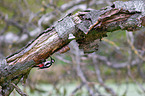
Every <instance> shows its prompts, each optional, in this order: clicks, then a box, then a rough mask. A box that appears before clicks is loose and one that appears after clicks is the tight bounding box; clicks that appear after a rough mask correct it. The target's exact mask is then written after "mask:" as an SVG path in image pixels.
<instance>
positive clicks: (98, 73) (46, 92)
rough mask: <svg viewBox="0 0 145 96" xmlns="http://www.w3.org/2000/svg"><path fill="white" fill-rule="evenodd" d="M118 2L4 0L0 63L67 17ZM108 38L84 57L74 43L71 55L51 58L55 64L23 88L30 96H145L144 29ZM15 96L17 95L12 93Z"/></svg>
mask: <svg viewBox="0 0 145 96" xmlns="http://www.w3.org/2000/svg"><path fill="white" fill-rule="evenodd" d="M114 1H116V0H0V58H4V57H6V56H8V55H10V54H12V53H14V52H16V51H17V50H19V49H21V48H22V47H24V46H25V45H26V44H27V43H28V42H30V41H31V40H33V39H34V38H35V37H36V36H37V35H38V34H40V33H41V32H42V31H43V30H45V29H47V28H49V27H50V26H52V25H53V24H54V23H55V22H56V21H57V20H59V19H60V18H62V17H64V16H66V14H69V13H73V14H75V13H76V12H79V11H84V10H86V9H100V8H103V7H106V6H110V5H112V2H114ZM118 1H119V0H118ZM122 1H127V0H122ZM107 35H108V37H106V38H103V39H102V41H101V43H100V44H99V50H98V51H97V52H94V53H84V52H83V50H81V49H79V48H78V44H77V43H76V41H72V42H71V43H70V44H69V47H70V51H68V52H66V53H63V54H60V53H59V52H56V53H55V54H53V55H52V57H53V58H54V59H55V61H56V62H55V63H54V64H53V65H52V66H51V67H50V68H49V69H43V70H41V69H37V68H33V69H32V70H31V72H30V74H29V77H28V79H27V82H26V84H24V85H22V83H20V84H19V86H20V88H21V89H22V90H23V91H24V92H25V93H27V94H28V95H29V96H113V95H117V96H144V94H145V84H144V81H145V28H142V29H141V30H138V31H135V32H127V31H122V30H118V31H115V32H113V33H112V32H109V33H108V34H107ZM11 96H19V95H18V93H17V92H16V91H15V90H14V91H13V92H12V94H11Z"/></svg>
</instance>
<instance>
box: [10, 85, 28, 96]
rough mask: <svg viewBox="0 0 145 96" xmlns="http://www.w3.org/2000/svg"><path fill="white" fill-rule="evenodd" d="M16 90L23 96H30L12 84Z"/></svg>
mask: <svg viewBox="0 0 145 96" xmlns="http://www.w3.org/2000/svg"><path fill="white" fill-rule="evenodd" d="M11 84H12V85H13V86H14V88H15V89H16V91H17V92H18V93H19V94H20V95H21V96H28V95H27V94H26V93H23V92H22V90H21V89H20V88H19V87H18V86H17V85H15V84H14V83H11Z"/></svg>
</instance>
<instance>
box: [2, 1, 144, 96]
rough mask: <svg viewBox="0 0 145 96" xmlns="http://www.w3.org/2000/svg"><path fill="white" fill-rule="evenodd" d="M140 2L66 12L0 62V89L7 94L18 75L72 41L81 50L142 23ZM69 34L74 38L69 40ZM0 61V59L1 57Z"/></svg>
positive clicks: (142, 3)
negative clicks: (114, 33) (109, 33)
mask: <svg viewBox="0 0 145 96" xmlns="http://www.w3.org/2000/svg"><path fill="white" fill-rule="evenodd" d="M144 10H145V7H144V2H143V1H129V2H121V1H117V2H114V4H113V5H112V6H107V7H105V8H102V9H100V10H87V11H84V12H78V13H76V14H74V15H72V14H69V15H67V16H66V17H64V18H62V19H61V20H59V21H58V22H57V23H56V24H55V25H54V26H52V27H51V28H48V29H47V30H45V31H44V32H42V33H41V34H40V35H39V36H37V37H36V39H34V40H33V41H31V42H30V43H28V44H27V45H26V46H25V47H24V48H22V49H21V50H20V51H18V52H16V53H14V54H12V55H10V56H8V57H7V58H6V62H1V65H0V86H1V87H0V88H1V89H0V90H1V92H0V93H1V94H2V95H4V96H7V95H9V94H10V93H11V92H12V90H13V89H14V86H13V85H12V84H13V83H14V84H16V85H17V83H18V82H19V81H20V79H21V78H23V77H24V76H26V77H27V74H28V73H29V71H30V70H31V69H32V68H33V66H35V65H37V64H39V63H41V62H42V61H43V60H45V59H47V58H48V57H49V56H51V55H52V54H53V53H55V52H56V51H58V50H59V49H61V48H63V47H64V46H66V45H67V44H69V42H70V41H71V40H74V39H75V40H76V41H77V42H78V43H79V47H80V48H82V49H84V51H85V52H94V51H96V50H97V49H98V43H99V42H100V40H101V38H103V37H106V36H107V35H106V33H107V32H113V31H115V30H119V29H121V30H133V31H134V30H138V29H140V28H142V27H143V26H145V12H144ZM71 35H74V36H75V38H73V39H70V38H71ZM1 61H3V60H1Z"/></svg>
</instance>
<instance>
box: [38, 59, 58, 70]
mask: <svg viewBox="0 0 145 96" xmlns="http://www.w3.org/2000/svg"><path fill="white" fill-rule="evenodd" d="M54 62H55V60H54V59H53V58H52V57H50V61H46V62H43V63H42V64H39V65H37V66H35V67H39V69H45V68H49V67H50V66H51V65H52V64H53V63H54Z"/></svg>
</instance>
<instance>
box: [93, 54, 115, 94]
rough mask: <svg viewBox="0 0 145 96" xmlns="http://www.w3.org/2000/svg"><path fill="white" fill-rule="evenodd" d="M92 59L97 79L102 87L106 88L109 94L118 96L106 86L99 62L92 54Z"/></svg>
mask: <svg viewBox="0 0 145 96" xmlns="http://www.w3.org/2000/svg"><path fill="white" fill-rule="evenodd" d="M92 59H93V64H94V66H95V71H96V75H97V79H98V81H99V83H100V85H101V86H103V87H104V88H105V90H106V91H107V92H109V93H110V94H111V95H112V96H117V95H116V93H115V92H114V91H113V90H112V89H111V88H109V87H108V86H106V85H105V84H104V81H103V79H102V77H101V71H100V69H99V67H98V63H97V60H96V58H95V56H93V54H92Z"/></svg>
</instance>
